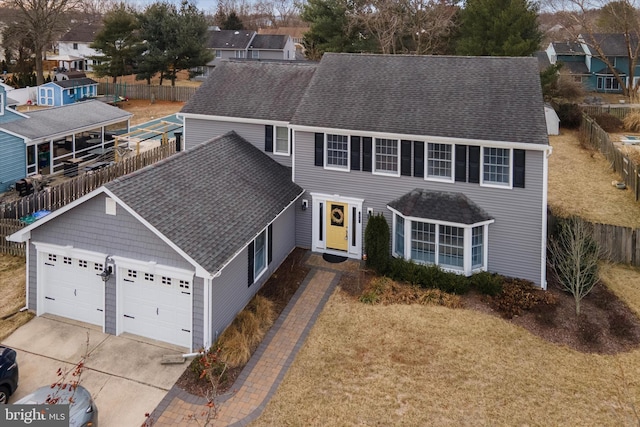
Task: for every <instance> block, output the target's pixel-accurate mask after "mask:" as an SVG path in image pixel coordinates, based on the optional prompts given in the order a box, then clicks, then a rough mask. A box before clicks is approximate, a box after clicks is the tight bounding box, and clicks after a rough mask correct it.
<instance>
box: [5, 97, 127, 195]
mask: <svg viewBox="0 0 640 427" xmlns="http://www.w3.org/2000/svg"><path fill="white" fill-rule="evenodd" d="M0 90H2V89H0ZM0 111H3V112H4V116H5V120H4V121H3V120H2V119H1V117H3V115H0V192H3V191H7V189H8V188H9V187H10V186H11V185H13V184H14V183H15V182H16V181H18V180H20V179H22V178H25V177H27V176H30V175H35V174H43V175H48V174H51V173H55V172H60V171H63V170H64V166H65V163H66V162H68V161H70V160H73V161H77V160H89V159H91V158H93V157H96V156H98V155H100V154H102V153H103V152H104V151H105V148H106V147H107V145H108V144H105V142H106V141H110V140H111V138H110V137H109V135H110V133H111V132H113V131H115V130H125V131H128V129H129V120H130V118H131V114H130V113H127V112H126V111H123V110H121V109H119V108H116V107H112V106H110V105H107V104H105V103H103V102H100V101H95V100H92V101H85V102H82V103H74V104H71V105H67V106H64V107H55V108H50V109H45V110H38V111H32V112H28V113H23V114H21V113H17V112H15V111H13V110H8V109H6V108H0ZM7 118H8V120H7Z"/></svg>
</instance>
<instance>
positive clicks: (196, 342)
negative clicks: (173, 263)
mask: <svg viewBox="0 0 640 427" xmlns="http://www.w3.org/2000/svg"><path fill="white" fill-rule="evenodd" d="M192 301H193V306H192V309H191V318H192V323H193V325H192V327H191V349H192V350H194V351H197V350H200V349H201V348H202V347H203V346H204V279H203V278H202V277H196V278H195V279H194V280H193V299H192Z"/></svg>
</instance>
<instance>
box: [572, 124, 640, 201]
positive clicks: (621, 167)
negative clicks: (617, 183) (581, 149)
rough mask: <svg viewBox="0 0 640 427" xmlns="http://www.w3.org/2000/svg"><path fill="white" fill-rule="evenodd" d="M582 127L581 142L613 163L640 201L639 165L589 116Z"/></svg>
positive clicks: (614, 169)
mask: <svg viewBox="0 0 640 427" xmlns="http://www.w3.org/2000/svg"><path fill="white" fill-rule="evenodd" d="M582 119H583V120H582V124H581V125H580V141H581V142H582V143H584V144H588V145H590V146H591V147H593V148H596V149H598V150H599V151H600V152H601V153H602V154H603V155H604V156H605V157H606V158H607V160H609V162H610V163H611V167H612V169H613V171H614V172H617V173H618V174H619V175H620V178H621V179H622V182H624V183H625V184H626V185H627V187H628V188H629V189H630V190H631V191H632V192H633V195H634V197H635V199H636V201H638V200H640V174H639V172H640V171H639V170H638V164H637V163H636V162H634V161H633V159H631V158H630V157H629V156H627V155H625V154H624V153H623V152H622V151H620V148H619V147H618V146H616V145H615V144H614V143H612V142H611V139H610V138H609V134H608V133H607V132H605V131H604V130H602V128H601V127H600V126H598V124H597V123H596V122H595V120H593V119H592V118H591V117H589V116H588V115H587V114H583V116H582Z"/></svg>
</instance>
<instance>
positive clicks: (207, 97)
mask: <svg viewBox="0 0 640 427" xmlns="http://www.w3.org/2000/svg"><path fill="white" fill-rule="evenodd" d="M316 65H317V64H315V63H312V62H309V63H300V62H297V63H283V62H262V61H260V62H254V61H222V62H221V63H220V64H219V65H217V66H216V67H215V68H214V69H213V70H212V71H211V72H210V73H209V77H208V78H207V80H206V81H205V82H204V83H203V84H202V86H201V87H200V88H199V89H198V91H197V92H196V93H195V94H194V95H193V96H192V97H191V99H190V100H189V102H187V104H186V105H185V106H184V107H183V108H182V112H183V113H195V114H207V115H213V116H226V117H244V118H252V119H264V120H282V121H289V120H290V119H291V117H292V116H293V113H294V112H295V110H296V107H297V106H298V103H299V102H300V99H301V98H302V96H303V94H304V91H305V90H306V89H307V86H308V84H309V81H310V80H311V77H312V76H313V73H314V71H315V69H316Z"/></svg>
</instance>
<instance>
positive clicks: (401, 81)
mask: <svg viewBox="0 0 640 427" xmlns="http://www.w3.org/2000/svg"><path fill="white" fill-rule="evenodd" d="M256 77H258V76H256ZM227 96H231V95H230V94H228V95H227ZM543 111H544V109H543V99H542V92H541V88H540V76H539V70H538V61H537V59H536V58H533V57H527V58H513V57H511V58H507V57H462V56H417V55H371V54H336V53H325V54H324V56H323V57H322V60H321V61H320V64H319V65H318V68H317V70H316V72H315V74H314V76H313V78H312V79H311V82H310V84H309V87H308V89H307V90H306V92H305V94H304V96H303V97H302V101H301V102H300V104H299V105H298V108H297V109H296V112H295V114H294V115H293V118H292V119H291V123H292V124H294V125H303V126H313V127H319V128H327V127H329V128H338V129H348V130H356V131H357V130H360V131H372V132H384V133H398V134H412V135H433V136H445V137H454V138H470V139H485V140H495V141H514V142H525V143H534V144H545V145H546V144H548V137H547V130H546V124H545V118H544V114H543Z"/></svg>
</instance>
